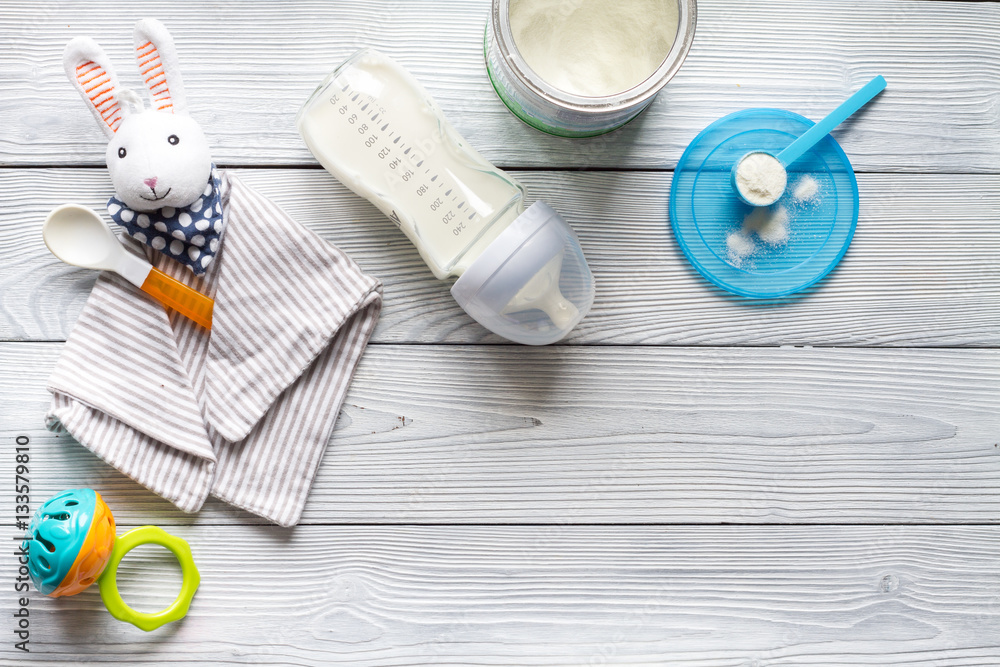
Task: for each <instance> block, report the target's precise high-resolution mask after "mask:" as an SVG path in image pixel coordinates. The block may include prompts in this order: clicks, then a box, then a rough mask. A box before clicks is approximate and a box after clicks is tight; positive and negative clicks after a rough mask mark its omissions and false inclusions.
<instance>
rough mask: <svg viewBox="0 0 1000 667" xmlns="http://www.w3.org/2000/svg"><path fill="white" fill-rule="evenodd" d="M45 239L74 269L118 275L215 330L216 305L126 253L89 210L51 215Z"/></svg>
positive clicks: (71, 208) (72, 207) (69, 207)
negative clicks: (213, 317) (75, 267)
mask: <svg viewBox="0 0 1000 667" xmlns="http://www.w3.org/2000/svg"><path fill="white" fill-rule="evenodd" d="M42 238H43V239H44V240H45V245H46V246H47V247H48V249H49V250H50V251H51V252H52V254H53V255H55V256H56V257H58V258H59V259H61V260H62V261H64V262H66V263H67V264H71V265H73V266H79V267H81V268H84V269H96V270H98V271H114V272H115V273H117V274H118V275H120V276H121V277H122V278H124V279H125V280H127V281H129V282H130V283H132V284H133V285H135V286H136V287H138V288H139V289H141V290H142V291H143V292H145V293H146V294H149V295H150V296H152V297H153V298H154V299H156V300H157V301H159V302H160V303H162V304H163V305H164V306H167V307H168V308H173V309H174V310H176V311H177V312H178V313H180V314H181V315H184V316H185V317H188V318H190V319H192V320H194V321H195V322H197V323H198V324H200V325H201V326H203V327H205V328H206V329H211V328H212V308H213V307H214V305H215V302H214V301H212V299H209V298H208V297H207V296H205V295H204V294H202V293H201V292H198V291H197V290H193V289H191V288H190V287H188V286H187V285H185V284H183V283H180V282H178V281H176V280H174V279H173V278H171V277H170V276H168V275H167V274H165V273H163V272H162V271H159V270H158V269H155V268H153V266H152V264H150V263H149V262H147V261H146V260H144V259H142V258H141V257H137V256H135V255H133V254H132V253H130V252H129V251H127V250H125V247H124V246H123V245H122V244H121V243H119V242H118V239H116V238H115V235H114V233H112V231H111V229H110V228H109V227H108V226H107V225H106V224H104V221H103V220H101V218H100V217H98V215H97V214H96V213H94V212H93V211H92V210H90V209H89V208H87V207H85V206H78V205H76V204H66V205H64V206H60V207H59V208H57V209H55V210H53V211H52V212H51V213H49V217H48V218H46V219H45V224H44V225H43V226H42Z"/></svg>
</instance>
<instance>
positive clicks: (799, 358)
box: [0, 343, 1000, 524]
mask: <svg viewBox="0 0 1000 667" xmlns="http://www.w3.org/2000/svg"><path fill="white" fill-rule="evenodd" d="M58 347H59V346H58V345H55V344H46V343H31V344H17V345H8V346H0V368H2V369H4V370H0V403H2V404H3V405H5V406H8V409H10V410H11V411H12V413H13V415H14V418H13V419H10V420H7V419H4V420H3V422H0V436H2V437H6V438H7V439H8V440H10V439H12V438H14V437H15V436H16V434H17V433H18V432H25V433H27V434H28V435H29V437H31V438H32V439H33V440H35V441H36V442H38V443H39V444H38V446H37V449H38V453H37V461H38V463H37V465H38V466H39V467H40V468H41V469H42V470H43V471H44V473H45V477H44V486H42V487H39V488H38V493H39V494H42V495H44V494H49V493H55V492H56V491H58V490H60V489H61V488H63V487H66V486H67V485H71V486H72V485H73V484H74V480H78V481H77V482H76V483H84V482H86V483H88V484H93V485H95V486H97V487H99V488H101V489H102V490H105V489H106V490H107V491H108V496H109V501H108V502H109V503H111V502H113V503H114V506H115V507H116V508H121V509H120V510H119V513H120V514H121V516H122V517H125V519H126V520H127V521H130V522H138V521H143V520H147V521H148V520H150V519H149V518H148V517H149V516H150V513H151V512H152V513H155V517H156V520H157V521H170V522H178V521H180V522H185V523H186V522H188V521H189V520H190V519H189V518H188V517H185V516H183V515H178V514H177V513H176V512H174V511H172V510H171V509H170V507H171V506H170V505H169V503H167V502H166V501H163V500H161V499H158V498H155V497H154V496H153V495H152V494H150V493H149V492H148V491H144V490H142V488H141V487H139V486H138V485H136V484H134V483H132V482H131V481H129V480H127V479H126V478H124V476H122V475H120V474H119V473H117V471H114V470H113V469H112V468H110V467H108V466H107V465H105V464H103V463H102V462H100V461H99V460H97V459H96V458H95V457H94V456H93V455H91V454H90V453H89V452H87V451H86V450H83V449H82V448H81V447H80V446H79V445H77V444H75V443H74V442H73V441H72V440H70V439H69V438H66V437H56V436H54V435H51V434H47V433H46V431H45V430H44V429H43V428H42V424H41V416H42V415H44V412H45V408H46V406H47V396H46V392H45V390H44V384H45V378H46V377H47V376H48V374H49V372H50V369H51V367H52V365H54V364H55V357H56V355H57V353H58ZM429 372H433V377H429V375H428V374H429ZM484 378H489V381H484ZM998 386H1000V353H998V352H997V351H996V350H979V351H972V350H877V349H863V350H840V349H811V350H808V349H800V348H780V349H775V348H765V349H752V348H751V349H745V348H744V349H739V348H711V349H700V348H649V349H646V348H614V349H610V348H591V347H563V348H559V349H551V348H550V349H532V348H523V347H513V346H512V347H506V346H489V347H485V346H470V347H459V346H382V345H380V346H375V347H373V348H371V349H370V350H369V351H368V353H367V354H366V355H365V357H364V359H363V360H362V363H361V367H360V369H359V371H358V375H357V378H356V380H355V382H354V384H353V386H352V387H351V391H350V394H349V395H348V397H347V399H346V402H345V407H344V410H343V413H342V417H341V419H340V421H339V424H338V428H337V431H336V433H335V435H334V438H333V441H332V444H331V448H330V450H329V451H328V453H327V457H326V460H325V463H324V465H323V467H322V469H321V471H320V474H319V478H318V479H317V480H316V484H315V486H314V487H313V492H312V494H311V496H310V499H309V503H308V504H307V506H306V509H305V515H304V517H303V520H304V521H305V522H306V523H324V524H329V523H372V522H376V523H400V522H404V523H414V522H421V523H481V522H489V523H494V522H531V523H548V522H553V521H555V522H559V523H592V522H602V523H608V522H610V523H652V522H670V523H678V522H697V523H713V522H731V523H733V522H741V523H762V522H768V523H773V522H831V523H858V522H874V523H895V522H907V523H926V522H953V523H960V522H963V523H964V522H977V523H982V522H993V521H995V520H996V517H997V515H998V512H1000V496H998V494H997V488H998V487H1000V392H997V387H998ZM27 415H35V418H34V419H33V420H32V421H30V422H27V421H26V420H25V418H24V417H25V416H27ZM19 428H20V429H22V430H21V431H18V430H17V429H19ZM10 494H11V490H10V489H8V488H3V487H0V505H2V504H3V503H4V502H7V501H12V500H13V498H12V496H11V495H10ZM143 517H146V519H143ZM161 517H162V518H161ZM207 517H214V518H212V519H208V518H207ZM200 518H201V520H203V521H204V520H212V521H220V522H224V521H227V520H232V519H234V520H237V521H240V522H245V521H246V520H247V518H248V517H247V515H246V514H245V513H243V512H239V511H237V510H234V509H233V508H230V507H228V506H225V505H223V504H221V503H213V504H212V506H211V507H209V508H207V510H206V511H204V512H203V513H202V515H201V517H200Z"/></svg>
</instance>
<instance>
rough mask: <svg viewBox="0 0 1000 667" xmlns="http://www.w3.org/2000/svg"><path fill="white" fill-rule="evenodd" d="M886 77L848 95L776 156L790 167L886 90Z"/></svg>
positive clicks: (872, 81)
mask: <svg viewBox="0 0 1000 667" xmlns="http://www.w3.org/2000/svg"><path fill="white" fill-rule="evenodd" d="M885 87H886V82H885V79H884V78H883V77H882V76H881V75H879V76H877V77H875V78H874V79H872V80H871V81H869V82H868V83H866V84H865V85H864V87H863V88H861V90H859V91H858V92H856V93H854V94H853V95H851V96H850V97H848V98H847V99H846V100H844V102H843V103H842V104H841V105H840V106H839V107H837V108H836V109H834V110H833V111H831V112H830V114H829V115H828V116H827V117H826V118H824V119H823V120H821V121H820V122H818V123H816V124H815V125H813V126H812V127H810V128H809V129H808V130H806V132H805V134H803V135H802V136H801V137H799V138H798V139H796V140H795V141H793V142H792V143H791V145H790V146H789V147H788V148H786V149H785V150H783V151H781V152H780V153H778V155H777V156H776V157H777V158H778V161H779V162H781V164H782V165H784V166H785V167H788V165H790V164H791V163H793V162H795V161H796V160H798V159H799V158H800V157H802V154H803V153H805V152H806V151H807V150H809V149H810V148H812V147H813V146H815V145H816V144H817V143H818V142H819V141H820V139H822V138H823V137H825V136H826V135H828V134H830V132H832V131H833V129H834V128H835V127H837V126H838V125H840V124H841V123H843V122H844V121H845V120H847V119H848V118H850V117H851V116H852V115H853V114H854V113H856V112H857V111H858V110H859V109H860V108H861V107H863V106H864V105H866V104H868V103H869V102H871V101H872V99H874V98H875V96H876V95H878V94H879V93H881V92H882V91H883V90H885Z"/></svg>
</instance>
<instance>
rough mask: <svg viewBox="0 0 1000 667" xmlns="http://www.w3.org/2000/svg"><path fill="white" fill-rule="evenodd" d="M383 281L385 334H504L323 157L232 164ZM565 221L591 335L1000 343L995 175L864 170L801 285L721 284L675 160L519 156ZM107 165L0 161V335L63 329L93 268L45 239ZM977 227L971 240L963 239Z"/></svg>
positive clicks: (579, 339)
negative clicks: (845, 212)
mask: <svg viewBox="0 0 1000 667" xmlns="http://www.w3.org/2000/svg"><path fill="white" fill-rule="evenodd" d="M237 173H238V174H239V176H240V178H243V179H245V180H246V181H247V183H249V184H250V185H251V186H253V187H255V188H257V189H258V190H259V191H260V192H262V193H263V194H265V195H267V196H269V197H271V198H272V199H274V201H276V202H277V203H278V204H280V205H281V206H283V207H284V208H285V209H286V210H287V211H288V212H289V214H291V215H292V216H293V217H294V218H295V219H296V220H299V221H301V222H302V223H304V224H306V225H308V226H310V227H311V228H312V229H314V230H316V231H317V232H318V233H319V234H321V235H322V236H324V237H325V238H327V239H329V240H330V241H332V242H334V243H336V244H338V245H339V246H341V247H342V248H344V249H345V250H346V251H348V252H349V253H351V255H352V256H353V257H354V258H355V259H356V260H357V261H358V262H359V263H360V264H361V266H362V267H363V268H364V269H366V270H368V271H370V272H371V273H372V274H373V275H377V276H379V277H380V278H382V280H383V281H385V284H386V288H385V289H386V303H385V312H384V314H383V316H382V320H381V323H380V325H379V328H378V330H377V332H376V335H375V340H376V341H377V342H386V343H388V342H395V343H413V342H421V343H435V342H447V343H475V342H490V343H497V342H503V341H502V339H501V338H499V337H498V336H493V335H490V334H489V333H488V332H487V331H486V330H485V329H483V328H482V327H480V326H479V325H478V324H476V323H475V322H473V321H472V320H471V318H469V317H468V316H467V315H466V314H465V313H464V312H463V311H462V310H461V309H460V308H459V307H458V305H456V304H455V302H454V301H453V300H452V298H451V295H450V294H449V293H448V289H447V285H446V284H445V283H442V282H439V281H437V280H435V279H434V277H433V276H432V275H431V274H430V272H429V271H428V270H427V267H426V266H425V265H424V263H423V262H422V261H421V259H420V257H419V255H418V254H417V251H416V249H415V248H414V247H413V246H412V245H411V244H410V242H409V241H407V240H406V238H405V237H404V236H403V234H402V233H401V232H399V231H398V230H396V229H395V227H394V226H393V225H392V224H391V223H390V222H389V221H388V220H386V218H385V216H383V215H382V214H381V213H379V212H378V211H377V210H376V209H375V207H373V206H371V205H370V204H368V203H367V202H365V201H364V200H363V199H361V198H359V197H357V196H356V195H354V194H352V193H351V192H349V191H348V190H347V189H346V188H345V187H343V186H342V185H340V184H339V183H337V182H336V181H335V180H334V179H333V177H331V176H329V175H328V174H327V173H326V172H324V171H320V170H303V169H252V170H237ZM514 175H515V176H516V177H517V178H518V179H520V180H522V181H523V182H524V183H525V185H526V186H527V188H528V190H529V196H530V197H532V198H534V197H538V198H543V199H545V200H546V201H548V202H549V203H550V204H551V205H553V206H555V207H556V208H558V209H559V210H560V211H562V212H563V213H564V215H565V216H566V217H567V218H568V219H570V220H571V221H572V224H574V226H575V228H576V229H577V231H578V232H579V234H580V236H581V239H582V242H583V245H584V250H585V252H586V253H587V257H588V261H589V263H590V265H591V268H592V269H593V270H594V271H595V273H596V276H597V280H598V283H599V289H598V294H597V300H596V304H595V306H594V309H593V311H592V313H591V314H590V315H589V316H588V317H587V319H585V320H584V321H583V322H582V323H581V325H580V326H579V327H577V329H576V330H575V331H574V332H573V334H572V335H571V336H570V338H569V339H568V340H569V342H570V343H582V344H642V345H647V344H657V345H660V344H680V345H851V346H857V345H864V346H870V345H891V346H996V345H998V344H1000V327H998V326H997V325H998V323H1000V225H998V224H997V220H1000V176H997V175H967V174H966V175H926V174H920V175H915V174H862V175H861V177H860V183H859V187H860V189H861V193H862V197H863V198H864V199H863V201H864V206H862V208H861V219H860V222H859V223H858V230H857V233H856V236H855V238H854V241H853V242H852V244H851V248H850V251H849V252H848V253H847V256H846V257H845V258H844V260H843V261H842V262H841V264H840V266H839V267H838V268H837V269H836V271H835V272H834V273H833V274H832V275H831V276H830V277H828V278H827V279H826V280H824V281H822V282H821V283H819V284H818V285H816V286H815V287H813V288H811V289H809V290H807V291H805V292H804V293H802V294H798V295H795V296H793V297H791V298H787V299H781V300H779V301H753V300H749V299H743V298H740V297H735V296H732V295H730V294H728V293H727V292H724V291H722V290H720V289H717V288H715V287H714V286H712V285H711V284H709V283H708V282H707V281H706V280H704V279H703V278H702V277H701V276H700V275H699V274H698V273H696V272H695V271H694V270H693V269H692V268H691V266H690V265H689V264H688V263H687V261H686V260H685V259H684V257H683V255H682V254H681V252H680V250H679V249H678V248H677V245H676V243H675V242H674V238H673V234H672V232H671V231H670V229H669V221H668V217H667V201H668V196H669V189H670V177H671V175H670V174H669V173H649V172H631V171H628V172H613V171H601V172H586V173H579V172H549V171H545V172H517V171H515V172H514ZM110 187H111V186H110V180H109V179H108V176H107V174H106V171H105V170H104V169H28V170H21V169H15V170H0V200H2V201H4V202H7V203H8V206H9V209H8V214H7V216H6V218H5V221H6V222H5V224H4V225H3V226H2V227H0V292H2V294H3V297H2V298H0V339H7V340H32V339H35V340H37V339H43V340H60V339H63V338H65V336H66V335H67V333H68V331H69V328H70V326H71V325H72V323H73V322H74V321H75V319H76V316H77V313H78V312H79V310H80V308H82V307H83V303H84V301H85V300H86V298H87V294H89V292H90V288H91V286H92V285H93V281H94V280H95V276H94V274H93V273H92V272H89V271H84V270H78V269H74V268H73V267H70V266H67V265H65V264H63V263H61V262H59V261H58V260H57V259H55V258H54V257H53V256H52V255H51V254H50V253H49V252H48V250H47V249H46V248H45V245H44V244H43V243H42V240H41V225H42V221H43V220H44V218H45V215H46V213H47V212H48V211H50V210H52V209H53V208H54V207H55V206H58V205H59V204H61V203H64V202H66V201H76V202H79V203H81V204H86V205H88V206H92V207H94V208H95V209H97V210H104V205H105V203H106V202H107V196H108V192H109V189H110ZM970 241H972V242H970Z"/></svg>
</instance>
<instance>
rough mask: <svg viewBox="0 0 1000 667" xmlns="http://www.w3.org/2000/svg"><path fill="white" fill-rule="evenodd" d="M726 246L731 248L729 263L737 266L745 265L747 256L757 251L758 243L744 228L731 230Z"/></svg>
mask: <svg viewBox="0 0 1000 667" xmlns="http://www.w3.org/2000/svg"><path fill="white" fill-rule="evenodd" d="M726 248H728V249H729V263H730V264H732V265H733V266H735V267H737V268H739V267H740V266H742V265H743V260H744V259H745V258H747V257H749V256H750V255H752V254H754V253H755V252H757V244H756V243H754V241H753V239H752V238H750V237H749V236H748V235H747V234H746V233H745V232H744V231H743V230H742V229H737V230H736V231H735V232H730V234H729V236H727V237H726Z"/></svg>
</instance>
